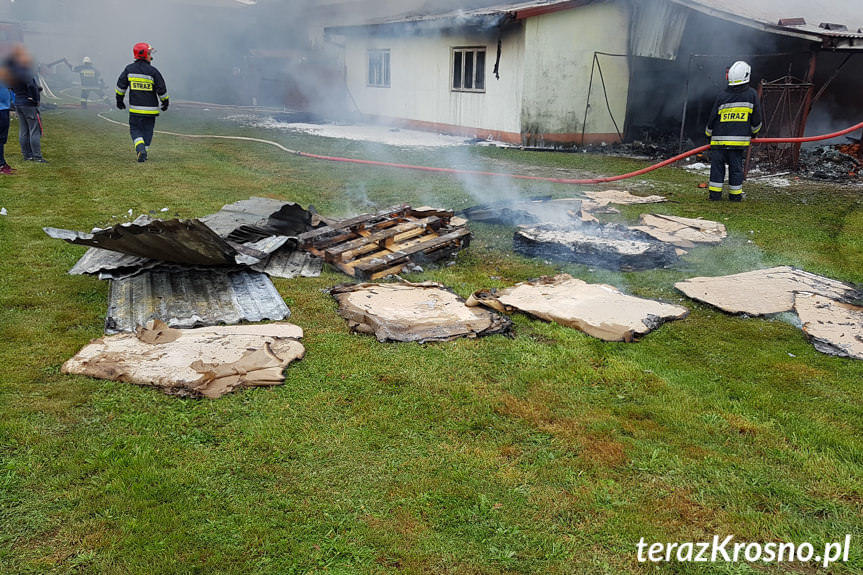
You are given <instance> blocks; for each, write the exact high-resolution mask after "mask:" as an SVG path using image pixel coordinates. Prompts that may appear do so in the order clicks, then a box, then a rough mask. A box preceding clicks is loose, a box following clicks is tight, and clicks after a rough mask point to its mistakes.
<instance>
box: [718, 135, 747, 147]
mask: <svg viewBox="0 0 863 575" xmlns="http://www.w3.org/2000/svg"><path fill="white" fill-rule="evenodd" d="M750 140H751V138H750V137H749V136H713V137H712V138H711V139H710V145H711V146H748V145H749V142H750Z"/></svg>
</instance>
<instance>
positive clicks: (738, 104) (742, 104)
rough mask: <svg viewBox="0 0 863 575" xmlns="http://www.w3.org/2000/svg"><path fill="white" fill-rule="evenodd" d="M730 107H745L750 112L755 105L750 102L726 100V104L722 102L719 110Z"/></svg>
mask: <svg viewBox="0 0 863 575" xmlns="http://www.w3.org/2000/svg"><path fill="white" fill-rule="evenodd" d="M730 108H746V109H747V110H749V111H750V112H751V111H752V110H753V109H754V108H755V105H754V104H753V103H752V102H728V103H727V104H722V105H721V106H719V110H720V111H722V110H728V109H730Z"/></svg>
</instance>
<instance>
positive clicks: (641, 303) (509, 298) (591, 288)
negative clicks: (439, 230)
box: [467, 274, 689, 342]
mask: <svg viewBox="0 0 863 575" xmlns="http://www.w3.org/2000/svg"><path fill="white" fill-rule="evenodd" d="M467 304H468V305H470V306H477V305H483V306H486V307H489V308H492V309H495V310H497V311H500V312H510V311H512V310H518V311H521V312H523V313H526V314H528V315H531V316H534V317H537V318H540V319H544V320H546V321H553V322H555V323H559V324H561V325H565V326H567V327H572V328H575V329H578V330H581V331H583V332H584V333H586V334H588V335H591V336H593V337H596V338H599V339H602V340H605V341H626V342H631V341H634V340H635V338H637V337H639V336H642V335H645V334H647V333H648V332H650V331H652V330H654V329H656V328H657V327H659V326H660V325H661V324H663V323H665V322H666V321H670V320H675V319H682V318H684V317H686V316H687V315H688V314H689V311H688V310H687V309H686V308H685V307H682V306H678V305H672V304H666V303H661V302H657V301H654V300H649V299H644V298H639V297H635V296H631V295H627V294H624V293H623V292H621V291H620V290H618V289H617V288H615V287H613V286H610V285H605V284H589V283H586V282H584V281H582V280H580V279H576V278H573V277H572V276H570V275H568V274H559V275H556V276H553V277H542V278H539V279H537V280H533V281H529V282H522V283H519V284H516V285H514V286H513V287H510V288H505V289H502V290H494V291H491V290H481V291H478V292H475V293H474V294H473V295H472V296H471V297H470V298H469V299H468V302H467Z"/></svg>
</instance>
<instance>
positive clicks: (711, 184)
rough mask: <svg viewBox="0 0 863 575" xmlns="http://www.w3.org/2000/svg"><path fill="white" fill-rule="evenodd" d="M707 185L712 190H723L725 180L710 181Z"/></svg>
mask: <svg viewBox="0 0 863 575" xmlns="http://www.w3.org/2000/svg"><path fill="white" fill-rule="evenodd" d="M707 185H708V186H709V187H710V189H711V190H712V189H713V188H718V189H720V190H721V189H722V185H723V182H709V183H708V184H707Z"/></svg>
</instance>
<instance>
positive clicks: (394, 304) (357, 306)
mask: <svg viewBox="0 0 863 575" xmlns="http://www.w3.org/2000/svg"><path fill="white" fill-rule="evenodd" d="M330 293H331V294H332V296H333V297H334V298H336V300H337V301H338V302H339V315H341V316H342V317H343V318H345V319H346V320H347V322H348V326H349V327H350V328H351V331H354V332H357V333H368V334H373V335H374V336H375V337H376V338H377V339H378V341H382V342H383V341H415V342H420V343H422V342H428V341H449V340H452V339H456V338H460V337H479V336H484V335H491V334H497V333H508V332H509V330H510V327H511V322H510V320H509V319H507V318H505V317H502V316H500V315H498V314H496V313H494V312H492V311H489V310H484V309H477V308H473V307H468V306H466V305H465V302H464V300H463V299H461V298H459V297H458V296H457V295H456V294H454V293H453V292H451V291H449V290H447V289H446V288H445V287H444V286H443V285H441V284H438V283H434V282H424V283H408V282H402V283H384V284H373V283H364V284H345V285H340V286H336V287H334V288H333V289H332V290H330Z"/></svg>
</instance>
